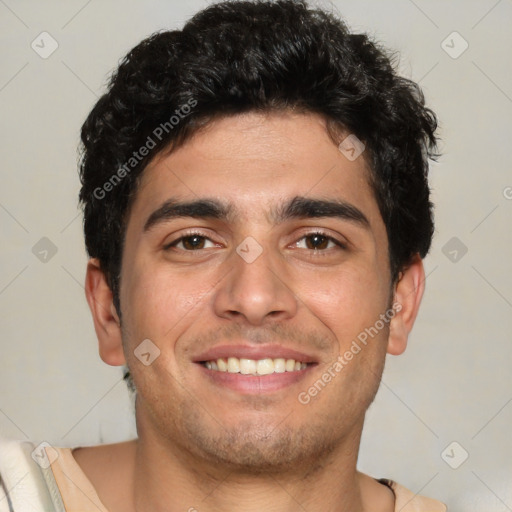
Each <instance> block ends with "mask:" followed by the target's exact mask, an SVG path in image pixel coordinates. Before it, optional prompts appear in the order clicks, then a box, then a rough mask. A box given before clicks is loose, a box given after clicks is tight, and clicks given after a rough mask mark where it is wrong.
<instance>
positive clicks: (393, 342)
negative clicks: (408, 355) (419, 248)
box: [387, 254, 425, 356]
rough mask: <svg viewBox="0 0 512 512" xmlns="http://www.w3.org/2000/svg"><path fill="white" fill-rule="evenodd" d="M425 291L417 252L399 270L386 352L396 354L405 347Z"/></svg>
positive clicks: (420, 261)
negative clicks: (403, 267)
mask: <svg viewBox="0 0 512 512" xmlns="http://www.w3.org/2000/svg"><path fill="white" fill-rule="evenodd" d="M424 291H425V270H424V268H423V261H422V259H421V257H420V255H419V254H417V255H416V256H415V257H414V258H413V260H412V261H411V263H410V264H409V265H408V266H407V268H405V269H404V270H403V271H402V272H401V277H400V279H399V281H398V283H397V285H396V290H395V295H394V299H393V307H394V308H395V316H394V317H393V318H392V320H391V322H390V324H389V338H388V349H387V352H388V354H392V355H394V356H398V355H400V354H402V353H403V352H404V351H405V349H406V348H407V339H408V337H409V333H410V332H411V330H412V327H413V325H414V321H415V320H416V316H417V314H418V310H419V308H420V303H421V298H422V297H423V292H424Z"/></svg>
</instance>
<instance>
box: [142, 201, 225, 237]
mask: <svg viewBox="0 0 512 512" xmlns="http://www.w3.org/2000/svg"><path fill="white" fill-rule="evenodd" d="M177 217H192V218H196V219H199V218H210V219H225V220H230V219H231V218H232V207H231V206H230V205H228V204H225V203H222V202H220V201H218V200H217V199H199V200H197V201H186V202H180V201H178V200H176V199H174V198H171V199H168V200H167V201H165V202H164V203H163V204H162V205H161V206H160V207H159V208H157V209H156V210H155V211H154V212H153V213H152V214H151V215H150V216H149V217H148V219H147V220H146V222H145V224H144V229H143V231H144V232H146V231H149V230H150V229H151V228H153V227H154V226H156V225H157V224H160V223H162V222H165V221H167V220H170V219H174V218H177Z"/></svg>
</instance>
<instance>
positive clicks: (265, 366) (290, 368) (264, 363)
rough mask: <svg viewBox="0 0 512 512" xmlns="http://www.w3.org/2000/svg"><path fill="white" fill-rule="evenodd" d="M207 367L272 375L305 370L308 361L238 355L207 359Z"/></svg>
mask: <svg viewBox="0 0 512 512" xmlns="http://www.w3.org/2000/svg"><path fill="white" fill-rule="evenodd" d="M205 366H206V368H208V370H214V371H219V372H228V373H241V374H242V375H270V374H271V373H284V372H296V371H300V370H305V369H306V368H307V363H302V362H300V361H295V359H284V358H282V357H278V358H276V359H271V358H265V359H257V360H256V359H246V358H241V359H238V357H228V358H227V360H226V359H225V358H220V359H217V360H212V361H206V362H205Z"/></svg>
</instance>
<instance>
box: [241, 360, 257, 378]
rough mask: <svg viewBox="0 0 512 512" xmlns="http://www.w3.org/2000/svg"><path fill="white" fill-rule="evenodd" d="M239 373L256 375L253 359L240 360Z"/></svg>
mask: <svg viewBox="0 0 512 512" xmlns="http://www.w3.org/2000/svg"><path fill="white" fill-rule="evenodd" d="M240 373H242V374H244V375H249V374H250V373H256V361H255V360H254V359H240Z"/></svg>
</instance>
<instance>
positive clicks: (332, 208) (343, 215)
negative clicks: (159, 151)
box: [143, 196, 370, 232]
mask: <svg viewBox="0 0 512 512" xmlns="http://www.w3.org/2000/svg"><path fill="white" fill-rule="evenodd" d="M183 217H191V218H195V219H219V220H224V221H228V222H233V221H234V220H235V219H236V217H237V215H236V210H235V208H234V206H233V205H232V204H230V203H224V202H222V201H219V200H218V199H210V198H204V199H198V200H195V201H185V202H182V201H179V200H177V199H174V198H171V199H168V200H167V201H165V203H163V204H162V205H161V206H160V207H159V208H158V209H156V210H155V211H154V212H153V213H151V215H150V216H149V217H148V219H147V220H146V222H145V224H144V229H143V231H144V232H146V231H149V230H150V229H151V228H153V227H154V226H156V225H157V224H161V223H163V222H165V221H168V220H171V219H175V218H183ZM318 217H332V218H337V219H341V220H345V221H350V222H353V223H355V224H357V225H359V226H360V227H362V228H365V229H370V222H369V221H368V218H367V217H366V216H365V215H364V213H363V212H362V211H361V210H359V208H357V207H355V206H354V205H352V204H350V203H348V202H346V201H343V200H341V199H314V198H308V197H304V196H295V197H294V198H293V199H290V200H289V201H287V202H286V203H284V204H282V205H279V206H277V207H274V208H272V209H271V211H270V215H269V219H270V221H271V222H272V223H274V224H281V223H283V222H285V221H287V220H291V219H306V218H318Z"/></svg>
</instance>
